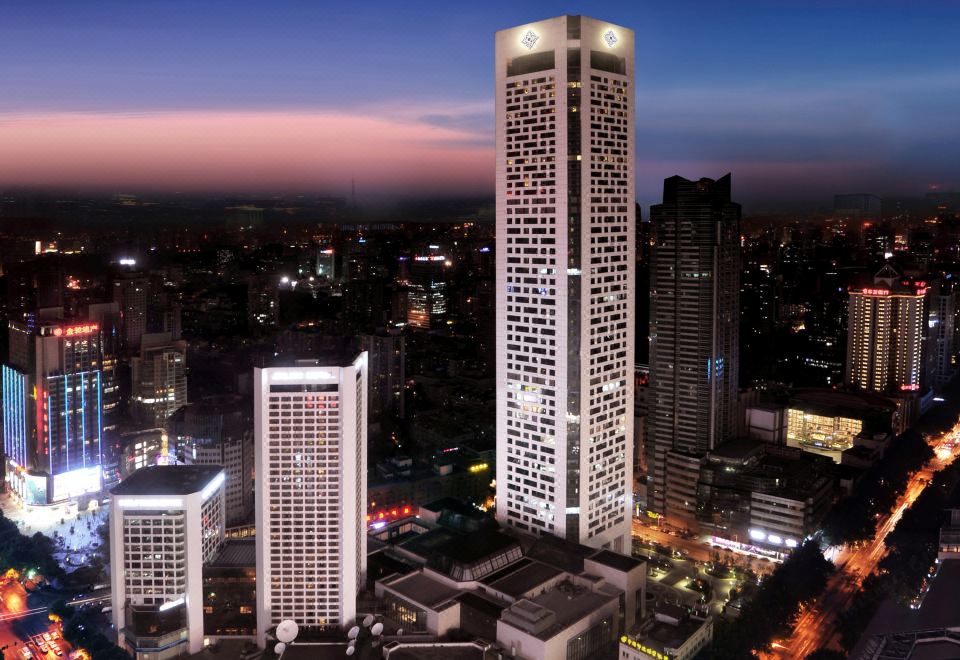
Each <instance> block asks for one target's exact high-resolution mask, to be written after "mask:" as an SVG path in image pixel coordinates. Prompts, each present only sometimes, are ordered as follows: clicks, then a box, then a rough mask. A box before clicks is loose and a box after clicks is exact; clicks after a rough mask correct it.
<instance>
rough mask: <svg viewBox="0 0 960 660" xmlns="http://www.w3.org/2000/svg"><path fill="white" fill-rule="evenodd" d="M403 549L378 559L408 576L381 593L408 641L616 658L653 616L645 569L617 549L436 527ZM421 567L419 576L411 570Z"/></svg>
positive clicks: (401, 543) (406, 536) (537, 658)
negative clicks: (622, 641) (458, 639)
mask: <svg viewBox="0 0 960 660" xmlns="http://www.w3.org/2000/svg"><path fill="white" fill-rule="evenodd" d="M418 532H419V533H418ZM410 535H413V538H410ZM381 536H382V535H381ZM386 538H387V541H388V542H389V537H386ZM396 540H397V541H398V544H397V545H395V546H392V547H391V546H388V547H387V548H386V549H378V551H377V553H376V554H383V555H385V556H386V557H390V556H391V555H392V556H395V557H397V558H398V564H399V565H401V567H402V568H401V570H402V571H403V572H398V573H395V574H393V575H387V576H385V577H383V578H381V579H379V580H377V581H376V584H375V592H376V595H377V597H378V598H379V599H381V600H382V602H383V603H384V611H385V613H386V618H387V619H388V620H389V621H390V622H391V624H392V625H394V626H396V627H400V628H403V630H404V634H405V635H406V634H418V633H420V634H429V635H444V634H447V633H450V632H451V631H454V630H456V629H461V630H463V631H465V632H468V633H470V634H473V635H475V636H477V637H479V638H481V639H483V640H486V641H488V642H492V643H495V644H497V645H498V646H499V648H501V649H502V650H503V652H504V653H506V654H508V655H509V657H515V658H520V659H524V660H541V659H542V660H552V659H553V658H582V659H584V660H586V659H588V658H596V657H613V656H614V655H615V654H616V644H617V642H616V640H617V639H618V638H619V636H620V635H621V634H623V633H624V631H626V630H628V629H630V628H632V627H633V626H635V625H636V623H637V622H639V621H640V620H642V618H643V616H644V606H645V593H646V564H645V563H644V562H642V561H640V560H638V559H635V558H632V557H628V556H625V555H620V554H618V553H615V552H612V551H610V550H596V549H593V548H588V547H586V546H581V545H579V544H576V543H571V542H568V541H565V540H562V539H557V538H554V537H540V538H534V537H528V536H526V535H523V534H520V533H518V532H516V531H513V530H511V531H509V532H507V531H498V530H490V529H485V530H481V531H478V532H472V533H467V534H464V533H461V532H458V531H456V530H455V529H453V528H446V527H438V526H435V525H434V524H432V523H426V524H424V525H421V526H420V527H419V529H417V530H415V529H413V528H412V527H408V528H405V531H403V533H402V534H400V535H398V536H397V537H396ZM415 541H416V542H415ZM418 558H419V559H420V562H422V563H420V564H419V566H420V568H416V569H413V570H408V569H409V563H406V562H416V561H417V559H418Z"/></svg>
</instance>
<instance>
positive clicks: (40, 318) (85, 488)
mask: <svg viewBox="0 0 960 660" xmlns="http://www.w3.org/2000/svg"><path fill="white" fill-rule="evenodd" d="M62 315H63V310H62V308H53V309H49V310H40V312H38V313H35V314H30V315H28V316H27V318H26V320H24V321H11V322H10V324H9V342H10V343H9V346H10V359H9V362H8V363H7V364H4V365H3V438H4V453H5V454H6V459H7V465H6V468H7V469H6V475H7V484H8V487H9V488H10V490H12V491H13V492H15V493H16V494H17V496H18V497H19V498H20V500H21V501H22V502H23V503H25V504H34V505H47V504H55V503H58V502H63V501H66V500H81V499H90V498H92V497H96V495H97V494H98V493H99V492H100V489H101V484H102V474H101V467H100V456H101V434H102V421H101V411H102V400H101V392H102V376H101V371H100V365H101V354H100V328H99V326H98V325H97V324H96V323H90V322H88V321H77V320H72V321H66V320H63V319H62ZM81 503H83V502H81Z"/></svg>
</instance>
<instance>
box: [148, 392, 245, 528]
mask: <svg viewBox="0 0 960 660" xmlns="http://www.w3.org/2000/svg"><path fill="white" fill-rule="evenodd" d="M248 408H249V402H246V403H245V402H244V401H243V400H242V399H240V398H239V397H233V396H222V397H211V398H207V399H203V400H201V401H198V402H194V403H191V404H189V405H186V406H184V407H183V408H181V409H180V410H178V411H177V412H175V413H174V414H173V416H171V417H170V419H169V420H168V421H167V429H168V430H169V433H170V438H171V440H170V441H171V444H173V445H174V446H175V452H176V455H177V459H178V460H179V461H180V462H181V463H183V464H185V465H222V466H223V469H224V471H225V472H226V474H227V484H226V486H225V487H224V501H225V507H226V518H227V525H230V526H233V525H239V524H242V523H245V522H249V520H250V518H251V515H252V514H253V464H254V450H253V420H252V419H251V415H250V414H249V413H248V412H247V411H248Z"/></svg>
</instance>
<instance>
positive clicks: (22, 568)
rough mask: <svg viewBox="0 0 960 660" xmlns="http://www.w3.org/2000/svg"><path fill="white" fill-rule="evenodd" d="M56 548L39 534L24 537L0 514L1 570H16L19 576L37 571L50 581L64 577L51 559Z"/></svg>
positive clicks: (60, 569) (58, 565) (58, 566)
mask: <svg viewBox="0 0 960 660" xmlns="http://www.w3.org/2000/svg"><path fill="white" fill-rule="evenodd" d="M55 550H56V547H55V546H54V544H53V541H51V540H50V539H49V538H48V537H46V536H44V535H43V534H41V533H40V532H37V533H36V534H34V535H33V536H24V535H23V534H22V533H21V532H20V529H19V528H18V527H17V525H16V523H14V522H13V521H12V520H10V519H9V518H7V517H6V516H4V515H3V514H2V513H0V566H2V567H3V570H7V569H9V568H13V569H16V570H17V572H19V573H20V574H21V575H22V574H25V573H27V572H29V571H31V570H36V571H39V572H40V573H41V574H42V575H43V576H44V577H45V578H47V579H48V580H50V581H55V580H60V579H62V578H63V576H64V572H63V569H62V568H61V567H60V564H58V563H57V561H56V560H55V559H54V558H53V553H54V551H55Z"/></svg>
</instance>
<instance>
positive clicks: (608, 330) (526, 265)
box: [496, 16, 636, 551]
mask: <svg viewBox="0 0 960 660" xmlns="http://www.w3.org/2000/svg"><path fill="white" fill-rule="evenodd" d="M633 78H634V37H633V32H632V31H631V30H628V29H626V28H623V27H620V26H616V25H612V24H610V23H607V22H604V21H599V20H595V19H592V18H588V17H585V16H560V17H557V18H552V19H548V20H544V21H539V22H536V23H530V24H527V25H521V26H517V27H513V28H510V29H506V30H502V31H500V32H498V33H497V35H496V187H497V194H496V213H497V220H496V224H497V229H496V235H497V250H496V256H497V263H496V271H497V275H496V282H497V317H496V325H497V330H496V346H497V348H496V350H497V384H496V388H497V490H498V497H497V518H498V520H500V521H501V522H503V523H505V524H507V525H511V526H513V527H516V528H517V529H520V530H522V531H526V532H530V533H533V534H550V535H556V536H560V537H563V538H567V539H569V540H572V541H577V542H580V543H583V544H585V545H589V546H591V547H605V546H609V547H611V548H613V549H615V550H618V551H624V550H626V549H628V548H629V547H630V546H629V538H630V521H631V508H632V506H631V504H632V463H633V458H632V454H633V386H634V385H633V362H634V320H633V309H634V268H635V259H634V252H635V246H634V236H635V220H636V218H635V204H634V178H633V168H634V166H633V163H634V121H633V117H634V108H633V98H634V89H633Z"/></svg>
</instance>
